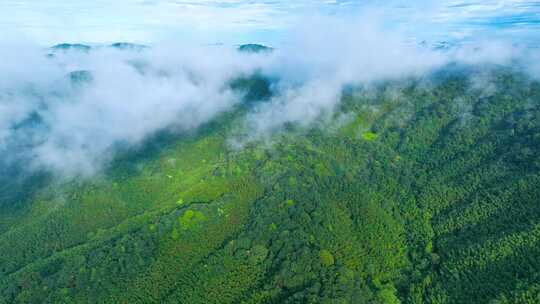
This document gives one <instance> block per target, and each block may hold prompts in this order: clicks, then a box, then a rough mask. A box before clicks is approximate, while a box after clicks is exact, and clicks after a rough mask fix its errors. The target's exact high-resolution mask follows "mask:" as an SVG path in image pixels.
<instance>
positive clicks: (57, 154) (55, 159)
mask: <svg viewBox="0 0 540 304" xmlns="http://www.w3.org/2000/svg"><path fill="white" fill-rule="evenodd" d="M1 56H2V57H3V58H7V59H11V60H5V61H2V64H1V66H0V68H1V69H2V70H3V71H7V72H8V73H7V74H4V75H6V76H4V77H0V92H2V93H0V109H2V111H1V112H0V113H2V114H1V116H0V143H1V144H2V145H0V147H2V148H0V154H6V155H14V154H15V152H14V150H15V149H17V148H20V147H21V141H25V144H24V146H26V148H25V149H24V151H23V152H24V157H26V158H28V159H30V160H31V161H30V163H29V166H31V167H33V168H46V169H51V170H53V171H61V172H64V173H70V174H79V173H83V174H92V173H94V172H95V171H96V169H99V168H100V166H99V165H100V164H102V163H103V162H106V161H107V160H108V159H110V158H111V157H112V156H113V152H114V148H115V147H116V146H117V145H137V144H139V143H140V142H142V141H143V140H144V139H145V138H146V137H147V136H149V135H151V134H153V133H155V132H157V131H160V130H162V129H164V128H167V127H171V128H173V129H174V130H187V129H193V128H196V127H198V126H199V125H200V124H202V123H204V122H207V121H209V120H210V119H212V118H213V117H215V115H217V114H219V113H221V112H223V111H225V110H227V109H230V108H231V107H232V106H234V105H235V104H236V103H237V102H238V101H239V100H241V98H240V97H238V96H236V95H235V94H234V93H233V92H232V91H231V90H230V89H229V88H228V86H227V85H226V84H227V83H228V81H229V80H230V79H232V78H233V77H236V76H237V75H241V74H244V73H251V72H252V69H253V68H255V67H256V66H257V64H256V61H257V60H259V59H258V58H257V57H256V56H250V57H245V58H241V55H240V54H239V53H238V52H236V51H235V50H234V49H233V48H226V47H221V48H217V47H212V48H211V47H204V48H203V47H200V48H186V47H178V46H167V47H164V48H161V47H156V48H153V49H149V50H145V51H142V52H137V51H126V50H124V51H119V50H114V49H109V48H101V49H97V50H94V51H91V52H89V53H85V52H80V51H76V50H71V51H67V52H59V53H57V54H55V56H54V58H46V57H45V56H44V53H43V51H42V50H40V49H37V48H35V47H34V48H31V47H20V46H18V47H16V46H12V45H11V46H4V47H2V54H1ZM80 71H84V72H80ZM70 72H76V73H79V74H71V76H75V77H78V75H79V76H80V75H86V74H84V73H89V74H88V75H90V76H89V78H91V81H89V82H88V81H87V80H85V79H84V77H82V79H75V80H74V79H73V77H69V76H70V74H69V73H70ZM81 73H82V74H81ZM2 150H3V151H2ZM18 155H19V156H20V155H21V154H20V153H18Z"/></svg>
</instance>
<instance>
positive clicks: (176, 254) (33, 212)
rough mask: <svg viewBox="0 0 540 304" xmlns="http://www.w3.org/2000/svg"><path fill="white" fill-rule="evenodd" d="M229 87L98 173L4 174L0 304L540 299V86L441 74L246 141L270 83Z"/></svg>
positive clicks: (462, 72) (453, 71) (397, 84)
mask: <svg viewBox="0 0 540 304" xmlns="http://www.w3.org/2000/svg"><path fill="white" fill-rule="evenodd" d="M232 87H234V88H235V89H236V90H243V91H245V92H246V94H245V96H246V98H245V101H244V102H243V103H239V104H238V105H237V106H236V107H235V108H234V109H233V110H230V111H228V112H225V113H222V114H221V115H220V116H219V117H218V118H217V119H214V120H212V121H211V122H210V123H207V124H205V125H203V126H202V127H200V128H199V129H198V130H197V131H193V132H186V133H182V134H178V133H169V132H165V131H164V132H161V133H159V134H156V135H155V136H153V137H152V138H150V139H148V140H147V142H146V143H145V144H144V145H142V146H140V147H137V148H132V149H129V150H127V151H123V152H121V153H119V155H117V157H116V158H115V160H114V161H113V162H112V163H110V164H109V165H108V167H107V168H106V169H105V170H104V171H103V172H101V173H99V174H98V175H96V176H93V177H90V178H72V179H68V180H65V179H57V178H56V176H55V175H54V174H36V176H33V177H31V179H28V177H26V178H25V179H19V178H18V176H16V175H9V176H7V177H6V176H4V177H2V180H5V181H6V182H5V183H4V185H0V191H1V195H0V200H2V201H0V209H1V210H0V244H1V245H0V303H336V304H337V303H387V304H395V303H415V304H418V303H441V304H442V303H448V304H450V303H540V83H538V82H537V81H533V80H531V79H529V78H528V77H527V76H525V75H523V74H521V73H519V72H516V71H514V70H512V69H506V68H502V67H469V66H463V67H462V66H449V67H446V68H444V69H442V70H440V71H438V72H436V73H434V74H433V75H431V76H429V77H425V78H410V79H405V80H400V81H397V80H396V81H388V82H379V83H376V84H374V85H372V86H365V87H351V88H346V89H345V91H344V96H343V98H342V100H341V102H340V104H339V109H338V110H337V111H336V113H334V114H333V116H332V118H331V119H321V120H320V121H319V122H317V123H314V124H312V125H310V126H309V127H301V126H298V125H295V124H292V123H291V124H287V125H286V126H285V127H284V129H283V130H281V131H280V132H276V133H273V134H271V136H270V137H271V139H270V140H267V139H266V138H265V139H261V140H248V141H245V143H244V144H243V145H242V146H238V145H235V144H232V142H235V140H240V141H241V140H242V138H245V137H246V136H245V135H246V134H248V133H249V131H250V130H249V129H248V128H246V127H245V125H244V124H243V122H244V118H245V116H246V115H247V113H248V112H250V111H251V110H252V109H253V108H254V107H257V106H259V105H261V104H264V103H265V102H267V98H268V97H269V96H270V95H271V94H272V90H271V85H270V82H269V81H268V80H266V79H265V78H264V77H263V76H261V75H258V76H254V77H252V78H248V79H240V80H237V81H235V82H234V83H233V84H232ZM21 180H22V181H21Z"/></svg>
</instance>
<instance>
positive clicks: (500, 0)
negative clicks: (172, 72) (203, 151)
mask: <svg viewBox="0 0 540 304" xmlns="http://www.w3.org/2000/svg"><path fill="white" fill-rule="evenodd" d="M366 9H367V10H377V11H378V12H379V13H381V15H382V16H384V17H381V18H383V19H384V22H383V23H384V24H385V25H388V26H398V27H400V28H401V29H403V30H404V31H405V32H406V33H407V34H408V35H409V36H410V37H411V38H415V39H417V40H428V41H438V40H449V39H450V40H451V39H468V38H475V37H483V38H486V37H489V36H509V37H513V38H514V39H517V38H516V37H519V38H523V39H529V40H538V38H540V34H538V33H540V1H538V0H537V1H532V0H488V1H475V0H467V1H465V0H452V1H434V0H408V1H405V0H386V1H375V0H365V1H354V0H263V1H256V0H198V1H197V0H188V1H183V0H91V1H89V0H39V1H36V0H1V1H0V35H8V36H15V37H26V38H28V39H31V40H35V41H37V42H38V43H40V44H44V45H47V44H53V43H59V42H65V41H69V42H86V43H98V42H113V41H132V42H140V43H156V42H160V41H167V40H171V39H174V40H189V41H198V42H200V43H226V44H235V43H247V42H260V43H267V44H273V45H278V44H279V42H280V41H281V40H283V37H284V36H286V34H287V32H288V30H289V29H290V28H292V27H294V26H295V24H296V23H298V22H299V20H302V18H303V17H304V16H309V15H313V14H318V15H332V16H335V17H336V18H340V17H342V16H343V17H344V16H348V15H354V14H355V13H356V12H358V11H362V10H366Z"/></svg>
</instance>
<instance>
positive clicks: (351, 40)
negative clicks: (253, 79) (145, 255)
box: [0, 12, 540, 175]
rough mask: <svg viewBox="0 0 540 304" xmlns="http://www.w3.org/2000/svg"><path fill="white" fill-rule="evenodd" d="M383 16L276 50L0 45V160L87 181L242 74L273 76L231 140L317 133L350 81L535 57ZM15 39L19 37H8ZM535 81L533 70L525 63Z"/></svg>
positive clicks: (202, 115) (188, 122) (228, 101)
mask: <svg viewBox="0 0 540 304" xmlns="http://www.w3.org/2000/svg"><path fill="white" fill-rule="evenodd" d="M384 20H386V19H385V18H384V15H381V13H380V12H368V13H364V14H360V15H354V16H352V15H351V16H349V17H348V18H341V17H340V18H332V17H328V16H318V17H306V19H301V20H298V26H296V27H294V30H292V31H291V32H289V34H288V35H287V37H288V38H287V40H285V43H283V45H282V46H280V47H279V48H277V49H276V51H274V52H272V53H265V54H249V55H247V54H241V53H239V52H237V51H236V50H235V49H234V48H229V47H216V46H207V47H197V44H193V43H190V44H189V46H186V45H181V44H179V43H177V42H174V43H161V44H156V45H154V46H153V47H152V48H148V49H144V50H137V49H132V50H130V49H127V50H118V49H114V48H106V47H97V48H95V49H94V50H93V51H90V52H85V51H77V50H68V51H58V52H56V53H55V55H54V56H52V57H47V56H45V55H46V53H47V52H48V51H47V50H43V49H41V48H39V47H37V46H36V45H33V44H31V43H28V42H26V43H22V42H20V41H19V40H18V39H15V40H12V43H7V42H6V41H4V42H3V44H4V45H2V46H1V48H0V57H1V58H2V59H3V60H2V61H0V70H2V71H3V72H4V73H3V74H2V75H3V76H0V156H2V157H3V161H2V162H4V163H5V162H7V161H21V160H23V161H24V163H25V164H26V166H27V167H28V168H29V169H30V170H31V169H43V168H44V169H47V170H52V171H54V172H61V173H64V174H68V175H76V174H86V175H91V174H93V173H95V172H96V171H99V169H100V168H101V166H102V165H103V164H105V163H107V162H108V161H109V160H110V159H111V158H112V157H113V156H114V153H115V151H116V150H117V148H118V147H119V146H128V147H131V146H137V145H139V144H140V143H142V142H143V141H144V140H145V139H146V138H148V136H150V135H152V134H154V133H156V132H159V131H161V130H164V129H171V130H177V131H182V130H192V129H196V128H197V127H198V126H200V125H201V124H203V123H205V122H208V121H210V120H212V119H213V118H214V117H216V115H218V114H219V113H221V112H223V111H226V110H228V109H231V108H232V107H234V106H235V105H236V104H238V103H239V102H240V101H241V99H242V98H241V96H238V95H237V94H236V93H235V92H234V91H232V90H231V89H230V88H229V86H228V85H227V84H228V83H229V81H230V80H232V79H234V78H235V77H237V76H239V75H250V74H252V73H254V72H258V73H262V74H263V75H266V76H268V77H271V78H272V79H276V82H275V84H274V85H273V88H272V89H273V92H274V95H273V97H272V98H271V99H270V100H268V101H266V102H263V103H260V104H258V105H257V106H255V107H254V108H253V109H252V110H251V112H249V113H248V114H247V117H246V120H245V125H244V129H245V130H249V133H248V134H247V135H246V134H245V135H244V136H238V137H235V138H233V139H232V141H236V144H240V145H242V144H243V143H245V142H249V141H253V140H260V139H263V138H268V137H269V136H271V135H272V134H274V132H276V131H279V130H281V129H282V128H283V127H284V126H285V125H287V124H289V123H293V124H297V125H300V126H304V127H306V126H311V125H312V124H314V123H320V122H323V123H324V122H325V121H327V120H328V119H329V118H331V117H332V115H334V113H335V108H336V107H337V105H338V104H339V102H340V100H341V95H342V90H343V88H344V87H347V86H366V85H370V84H373V83H377V82H379V81H386V80H392V79H403V78H407V77H422V76H424V75H429V74H430V73H431V72H432V71H434V70H437V69H439V68H442V67H444V66H445V65H446V64H448V63H451V62H458V63H460V64H468V65H489V64H501V65H510V64H514V63H515V62H518V63H519V62H528V61H527V60H528V59H529V58H538V57H534V56H538V52H537V51H531V50H529V49H526V50H525V49H523V48H520V47H516V46H515V45H514V44H508V43H502V42H497V41H478V42H477V43H475V44H466V45H461V46H458V47H455V48H452V49H450V50H447V51H435V50H433V49H431V48H429V47H425V46H420V45H418V44H414V43H410V42H408V39H407V35H406V34H405V33H403V32H402V31H400V30H399V28H396V27H389V26H388V25H387V24H386V22H383V21H384ZM13 41H15V42H13ZM523 66H525V67H526V68H527V69H528V70H529V71H530V72H531V74H533V75H538V74H540V71H539V69H538V67H537V66H536V67H534V65H532V64H529V65H523Z"/></svg>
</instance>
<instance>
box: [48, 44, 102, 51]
mask: <svg viewBox="0 0 540 304" xmlns="http://www.w3.org/2000/svg"><path fill="white" fill-rule="evenodd" d="M91 49H92V47H91V46H89V45H86V44H79V43H74V44H71V43H61V44H57V45H55V46H53V47H51V50H53V51H69V50H76V51H83V52H89V51H90V50H91Z"/></svg>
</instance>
